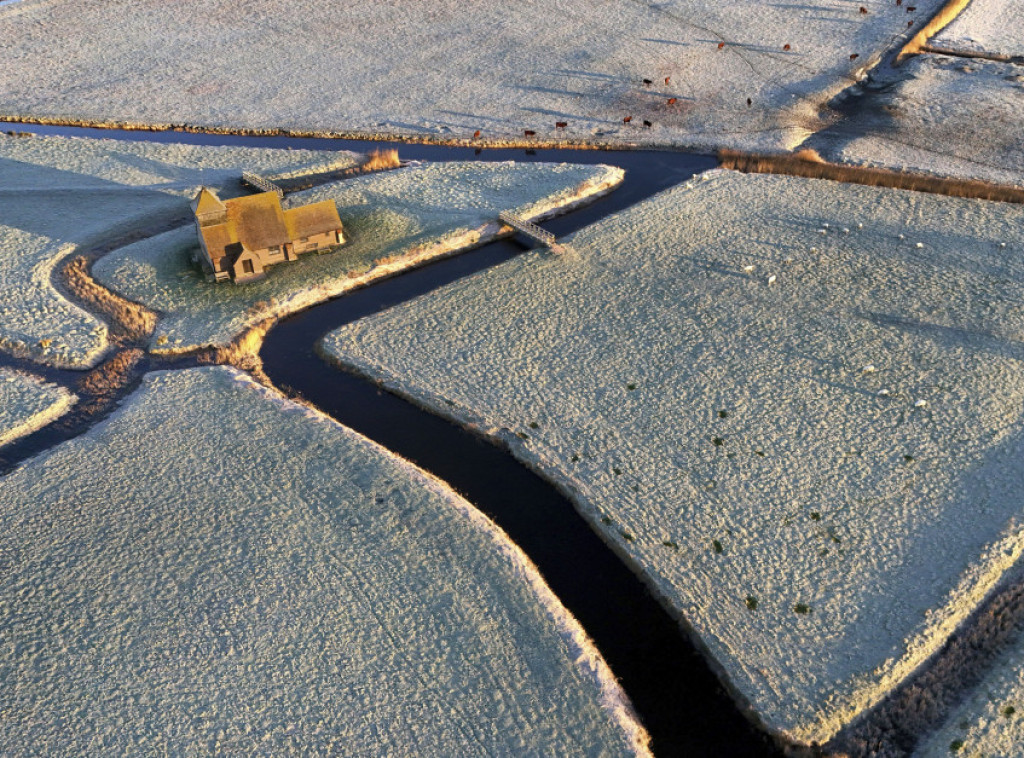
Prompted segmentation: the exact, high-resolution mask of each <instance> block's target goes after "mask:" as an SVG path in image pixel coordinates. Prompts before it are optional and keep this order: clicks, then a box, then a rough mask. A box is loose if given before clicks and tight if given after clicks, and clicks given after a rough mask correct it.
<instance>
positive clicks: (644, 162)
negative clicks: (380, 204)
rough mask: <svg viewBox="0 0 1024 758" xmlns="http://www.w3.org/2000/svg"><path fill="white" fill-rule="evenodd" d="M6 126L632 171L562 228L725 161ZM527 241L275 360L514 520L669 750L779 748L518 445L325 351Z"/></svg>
mask: <svg viewBox="0 0 1024 758" xmlns="http://www.w3.org/2000/svg"><path fill="white" fill-rule="evenodd" d="M0 128H12V129H20V130H26V131H32V132H34V133H37V134H59V135H63V136H88V137H97V138H111V137H114V138H118V139H128V140H150V141H159V142H184V143H189V144H204V145H224V144H232V145H248V146H252V147H292V148H310V149H318V150H324V149H326V150H355V151H358V152H365V151H367V150H369V149H379V148H387V147H396V148H397V149H398V150H399V155H400V156H401V157H402V158H403V159H416V160H431V161H440V160H487V161H499V160H516V161H543V162H562V161H565V162H573V163H607V164H613V165H617V166H621V167H622V168H624V169H625V170H626V178H625V181H624V182H623V184H622V185H621V186H620V187H619V188H618V189H616V190H615V191H614V192H612V193H611V194H610V195H608V196H606V197H604V198H601V199H599V200H597V201H595V202H594V203H592V204H591V205H588V206H586V207H584V208H581V209H579V210H577V211H574V212H573V213H571V214H568V215H566V216H562V217H559V218H556V219H552V220H550V221H547V222H545V223H544V227H545V228H546V229H548V230H549V231H551V232H554V233H555V234H556V235H559V236H562V235H565V234H568V233H570V232H572V231H575V230H576V229H579V228H582V227H583V226H586V225H588V224H591V223H593V222H594V221H596V220H598V219H600V218H603V217H604V216H606V215H608V214H609V213H613V212H616V211H619V210H621V209H623V208H626V207H628V206H630V205H632V204H634V203H636V202H638V201H640V200H642V199H644V198H646V197H649V196H650V195H652V194H654V193H656V192H659V191H661V190H663V189H666V188H668V187H671V186H673V185H675V184H678V183H680V182H682V181H685V180H686V179H688V178H689V177H690V176H692V175H694V174H695V173H698V172H700V171H704V170H707V169H708V168H711V167H713V166H714V165H715V164H716V162H715V160H714V159H713V158H709V157H706V156H696V155H689V154H686V153H678V152H650V151H638V152H627V151H596V150H545V149H537V150H535V151H534V150H523V149H487V148H484V149H481V150H477V149H474V148H467V147H446V146H438V145H413V144H405V143H386V142H362V141H355V140H334V139H322V138H294V137H280V136H270V137H264V136H256V137H251V136H232V135H221V134H201V133H183V132H142V131H119V130H109V129H88V128H76V127H47V126H38V125H14V124H9V125H7V126H6V127H3V126H2V125H0ZM524 249H525V248H524V247H523V246H521V245H519V244H517V243H516V242H515V241H511V240H504V241H498V242H494V243H491V244H488V245H486V246H483V247H481V248H478V249H476V250H474V251H471V252H468V253H465V254H463V255H459V256H456V257H454V258H449V259H446V260H441V261H437V262H435V263H432V264H429V265H427V266H424V267H422V268H419V269H415V270H413V271H409V272H406V273H403V274H401V275H398V276H395V277H392V278H390V279H387V280H384V281H382V282H378V283H375V284H373V285H371V286H368V287H366V288H364V289H361V290H357V291H355V292H351V293H348V294H346V295H343V296H341V297H339V298H337V299H334V300H331V301H329V302H327V303H323V304H321V305H318V306H315V307H313V308H310V309H309V310H307V311H304V312H302V313H300V314H297V315H295V316H291V317H289V318H287V319H285V320H283V321H282V322H281V323H279V324H278V325H276V326H275V327H274V328H273V329H271V331H270V332H269V333H268V334H267V337H266V340H265V342H264V345H263V349H262V351H261V356H262V358H263V363H264V369H265V371H266V373H267V375H268V376H269V377H270V379H271V380H272V381H273V383H274V384H275V385H276V386H278V387H279V388H281V389H282V390H283V391H285V392H286V393H289V394H292V395H296V394H297V395H301V396H302V397H303V398H305V399H306V400H307V401H309V402H312V403H313V404H314V405H316V406H317V407H319V408H320V409H322V410H323V411H325V412H326V413H328V414H330V415H331V416H332V417H334V418H335V419H337V420H338V421H339V422H341V423H342V424H344V425H346V426H348V427H351V428H353V429H355V430H357V431H359V432H360V433H362V434H364V435H365V436H367V437H369V438H371V439H373V440H375V441H377V442H378V443H379V444H381V445H383V446H384V447H386V448H387V449H389V450H392V451H394V452H396V453H398V454H399V455H401V456H402V457H404V458H407V459H409V460H411V461H413V462H415V463H416V464H417V465H419V466H421V467H422V468H424V469H426V470H428V471H430V472H432V473H433V474H435V475H436V476H438V477H440V478H441V479H443V480H445V481H446V482H448V483H449V484H450V485H451V486H452V487H454V488H455V489H456V490H457V491H458V492H460V493H461V494H462V495H464V496H465V497H466V498H467V499H468V500H469V501H470V502H472V503H473V504H474V505H475V506H476V507H477V508H479V509H480V510H481V511H483V512H484V513H486V514H487V515H488V516H489V517H490V518H492V519H493V520H494V521H495V522H496V523H497V524H498V525H499V526H501V528H502V529H504V530H505V531H506V532H507V533H508V534H509V536H510V537H511V538H512V539H513V540H514V541H515V542H516V543H517V544H518V545H519V546H520V547H521V548H522V549H523V550H524V551H525V552H526V553H527V555H529V556H530V558H531V559H532V560H533V561H534V563H535V564H536V565H537V566H538V567H539V569H540V571H541V573H542V574H543V575H544V578H545V579H546V581H547V582H548V584H549V585H550V586H551V588H552V590H553V591H554V592H555V593H556V594H557V595H558V597H559V598H560V600H561V601H562V603H563V604H564V605H565V606H566V607H567V608H568V609H569V610H570V612H572V614H573V615H574V616H575V617H576V618H577V619H578V620H579V621H580V623H581V624H582V625H583V627H584V629H586V631H587V633H588V634H589V635H590V636H591V638H592V639H593V640H594V641H595V643H596V644H597V646H598V648H599V649H600V650H601V653H602V654H603V655H604V657H605V659H606V660H607V662H608V664H609V665H610V667H611V669H612V671H613V672H614V673H615V675H616V676H617V677H618V678H619V681H620V682H621V684H622V687H623V689H624V690H625V691H626V693H627V694H628V695H629V697H630V699H631V700H632V702H633V704H634V706H635V707H636V710H637V712H638V714H639V715H640V718H641V719H642V720H643V722H644V725H645V726H646V727H647V729H648V730H649V732H650V734H651V736H652V745H651V746H652V749H653V751H654V753H655V755H658V756H675V755H686V756H737V757H739V756H744V757H747V756H767V755H777V754H779V751H778V749H777V748H776V747H775V746H774V745H773V743H772V741H771V740H770V739H769V738H768V737H767V736H766V735H765V734H764V733H762V732H761V731H759V730H758V729H757V728H755V727H754V726H753V725H752V723H751V722H750V721H749V720H748V719H747V718H746V717H745V716H744V714H743V713H742V712H741V710H740V709H739V707H738V706H737V704H736V702H735V701H734V700H733V699H732V698H731V697H730V695H729V694H728V693H727V692H726V691H725V690H724V689H723V688H722V686H721V685H720V683H719V681H718V679H717V678H716V676H715V675H714V674H713V673H712V671H711V670H710V669H709V667H708V664H707V662H706V661H705V659H704V658H703V656H702V655H701V654H700V653H699V652H698V651H697V650H696V648H695V647H694V646H693V644H692V643H691V641H690V640H689V638H688V637H687V635H686V634H685V633H684V632H683V630H682V629H681V628H680V627H679V625H678V624H677V623H676V622H675V620H674V619H673V618H672V616H671V615H670V614H669V612H667V611H666V610H665V609H664V608H663V607H662V606H661V605H660V604H659V603H658V602H657V601H656V600H655V599H654V598H653V596H651V594H650V593H649V592H648V591H647V588H646V587H645V585H644V584H643V582H642V581H641V580H640V579H639V578H638V577H637V576H636V575H635V574H633V573H632V571H631V570H630V569H628V568H627V567H626V566H625V564H623V563H622V561H621V560H619V558H618V557H617V556H616V555H615V553H613V552H612V550H611V549H610V548H609V547H608V546H607V545H606V544H605V543H604V542H603V541H602V540H601V538H600V537H598V535H597V533H596V532H595V531H594V530H592V529H591V527H590V526H589V524H588V523H587V522H586V521H584V520H583V519H582V517H580V516H579V514H578V513H577V512H576V510H575V509H574V507H573V505H572V504H571V503H570V502H569V501H568V500H567V499H566V498H565V497H563V496H562V495H561V494H560V493H559V492H558V491H557V490H556V489H555V488H554V487H553V486H551V485H550V484H548V483H547V482H546V481H544V480H543V479H541V478H540V477H538V476H537V475H536V474H534V473H533V472H531V471H530V470H529V469H527V468H526V467H524V466H523V465H521V464H520V463H519V462H518V461H516V460H515V459H514V458H513V457H512V456H511V454H510V453H508V452H507V451H505V450H503V449H500V448H498V447H495V446H493V445H491V444H490V443H488V442H486V441H484V440H482V439H481V438H479V437H477V436H475V435H473V434H471V433H470V432H467V431H465V430H463V429H462V428H461V427H458V426H456V425H454V424H452V423H449V422H447V421H446V420H444V419H442V418H440V417H438V416H435V415H433V414H431V413H428V412H427V411H425V410H422V409H421V408H419V407H417V406H415V405H413V404H411V403H409V402H407V401H405V400H403V399H401V398H399V397H397V396H395V395H391V394H389V393H387V392H384V391H383V390H381V389H379V388H378V387H376V386H375V385H373V384H372V383H370V382H368V381H366V380H364V379H361V378H359V377H357V376H355V375H352V374H347V373H343V372H339V371H337V370H336V369H334V368H331V367H329V366H328V365H327V364H326V363H325V362H324V361H322V360H321V359H320V358H319V357H318V356H317V355H316V353H315V352H314V348H315V345H316V343H317V341H318V340H319V339H320V338H321V337H322V336H323V335H324V334H325V333H326V332H328V331H330V330H332V329H335V328H337V327H338V326H341V325H342V324H345V323H348V322H350V321H353V320H355V319H358V318H361V317H363V316H367V315H370V314H372V313H376V312H378V311H381V310H383V309H385V308H388V307H391V306H393V305H396V304H398V303H401V302H404V301H406V300H409V299H410V298H413V297H416V296H418V295H421V294H424V293H427V292H430V291H431V290H433V289H435V288H437V287H439V286H442V285H444V284H447V283H448V282H452V281H454V280H456V279H458V278H460V277H463V276H466V275H468V274H471V273H473V272H475V271H479V270H482V269H484V268H487V267H489V266H493V265H496V264H498V263H501V262H502V261H504V260H507V259H508V258H510V257H512V256H515V255H518V254H519V253H521V252H523V251H524ZM161 367H163V366H161ZM47 373H51V372H47ZM52 373H53V374H56V373H58V372H52ZM59 373H60V374H64V373H66V372H59ZM53 378H57V377H56V376H54V377H53ZM47 436H48V435H45V434H43V435H40V436H39V438H37V439H36V440H34V442H35V444H31V443H30V444H29V445H27V446H24V447H22V449H21V450H19V452H20V453H21V454H22V455H19V456H17V457H19V458H21V457H22V456H23V455H25V454H27V453H29V452H31V451H30V449H29V448H36V447H37V446H40V445H39V443H41V442H43V440H44V439H45V438H46V437H47ZM33 437H35V435H33ZM26 441H27V440H26ZM44 444H45V443H44Z"/></svg>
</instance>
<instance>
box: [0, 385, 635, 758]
mask: <svg viewBox="0 0 1024 758" xmlns="http://www.w3.org/2000/svg"><path fill="white" fill-rule="evenodd" d="M0 567H2V568H0V671H3V672H4V680H5V681H6V682H7V683H8V685H9V686H5V687H3V688H0V712H2V713H3V714H4V718H3V719H0V743H2V744H3V746H4V749H5V751H8V752H11V753H38V754H47V755H58V754H59V755H72V754H73V755H84V754H107V755H124V754H135V753H161V754H163V753H167V754H190V753H195V752H214V753H221V754H232V755H242V754H252V753H259V754H274V755H281V754H288V753H295V752H303V753H306V754H323V755H327V754H345V755H370V754H373V755H380V754H393V755H453V756H454V755H460V756H461V755H495V754H501V755H526V754H531V755H553V754H560V755H561V754H573V755H624V754H641V755H644V754H646V749H645V747H644V743H645V739H646V735H645V734H644V732H643V730H642V728H641V727H640V726H639V724H638V723H637V722H636V720H635V718H634V717H633V715H632V712H631V710H630V708H629V705H628V703H627V702H626V700H625V697H624V695H623V693H622V692H621V690H620V689H619V687H618V686H617V684H616V683H615V681H614V679H613V678H612V677H611V676H610V674H609V672H608V671H607V667H606V666H605V665H604V663H603V662H602V661H601V659H600V657H599V655H598V654H597V653H596V651H595V650H594V648H593V646H592V645H591V644H590V643H589V641H588V640H587V638H586V637H585V635H584V634H583V632H582V630H581V629H580V628H579V625H578V624H577V623H576V622H575V621H574V620H573V619H572V617H571V616H569V614H568V613H567V612H566V610H565V609H564V608H563V607H562V606H561V605H560V604H559V603H558V602H557V600H556V599H555V598H554V597H553V596H552V595H551V593H550V591H549V590H547V588H546V587H545V586H544V584H543V581H542V580H541V578H540V577H539V575H538V574H537V571H536V569H535V568H534V567H533V566H532V564H530V563H529V561H527V560H526V559H525V557H524V556H522V554H521V553H519V552H518V550H517V549H516V548H515V547H514V546H513V545H512V544H511V543H510V542H509V540H508V538H507V537H506V536H505V535H504V534H503V533H502V532H500V530H498V529H497V528H496V527H495V526H494V524H492V523H491V522H489V521H488V520H487V519H486V518H484V517H483V516H482V515H481V514H479V513H478V512H476V511H475V510H474V509H473V508H472V506H470V505H469V504H468V503H466V502H465V501H463V500H462V499H461V498H459V497H458V496H457V495H456V494H455V493H454V492H452V491H451V489H449V488H448V487H447V486H445V485H444V484H442V483H441V482H439V481H437V480H436V479H433V478H431V477H429V476H426V475H425V474H423V473H422V472H421V471H419V470H418V469H416V468H415V467H414V466H412V465H411V464H409V463H407V462H405V461H402V460H401V459H398V458H396V457H395V456H393V455H391V454H390V453H387V452H386V451H384V450H383V449H381V448H379V447H378V446H376V445H375V444H373V443H371V442H369V441H368V440H366V439H364V438H362V437H360V436H359V435H357V434H355V433H353V432H351V431H350V430H347V429H345V428H343V427H341V426H340V425H338V424H336V423H335V422H333V421H332V420H330V419H328V418H327V417H325V416H323V415H321V414H319V413H316V412H314V411H312V410H310V409H308V408H304V407H302V406H298V405H295V404H294V403H291V402H289V401H286V400H285V399H283V398H282V397H281V396H280V395H278V394H277V393H275V392H272V391H270V390H266V389H264V388H261V387H259V386H258V385H256V384H254V383H253V382H252V381H251V380H250V379H249V378H248V377H246V376H245V375H244V374H240V373H238V372H236V371H234V370H231V369H226V368H219V367H218V368H201V369H190V370H183V371H176V372H157V373H153V374H149V375H148V376H146V378H145V379H144V382H143V386H142V388H141V389H140V390H139V391H138V392H136V393H135V394H134V395H132V396H130V397H129V398H128V399H127V400H126V401H125V402H124V403H123V404H122V406H121V408H120V409H119V410H117V411H116V412H115V413H114V414H113V415H112V416H111V417H110V418H108V419H107V420H105V421H103V422H101V423H100V424H98V425H97V426H95V427H93V428H92V429H90V430H89V431H88V432H87V433H86V434H84V435H82V436H80V437H77V438H75V439H73V440H70V441H68V442H65V443H63V444H61V445H59V446H57V447H56V448H54V449H52V450H51V451H48V452H47V453H44V454H42V455H40V456H38V457H37V458H34V459H32V460H30V461H28V462H27V463H25V464H23V465H22V466H21V467H20V468H19V469H17V470H16V471H14V472H13V473H11V474H9V475H7V476H5V477H3V478H2V479H0Z"/></svg>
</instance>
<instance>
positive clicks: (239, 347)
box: [197, 318, 277, 387]
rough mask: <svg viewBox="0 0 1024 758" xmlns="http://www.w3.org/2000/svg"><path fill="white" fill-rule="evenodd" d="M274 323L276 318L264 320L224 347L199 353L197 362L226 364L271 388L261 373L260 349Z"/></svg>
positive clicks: (268, 381)
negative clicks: (247, 373)
mask: <svg viewBox="0 0 1024 758" xmlns="http://www.w3.org/2000/svg"><path fill="white" fill-rule="evenodd" d="M276 323H277V319H276V318H268V319H264V320H263V321H260V322H259V323H258V324H255V325H254V326H251V327H249V328H248V329H246V330H245V331H244V332H243V333H242V334H240V335H239V336H238V337H236V338H235V339H233V340H232V341H231V343H230V344H229V345H227V346H226V347H217V348H213V349H211V350H204V351H202V352H200V353H199V354H198V356H197V361H198V362H199V363H203V364H214V365H224V364H227V365H229V366H234V367H235V368H237V369H240V370H242V371H247V372H249V373H250V374H251V375H252V376H253V377H254V378H255V379H256V381H258V382H259V383H260V384H263V385H266V386H267V387H270V386H272V385H271V383H270V378H269V377H268V376H267V375H266V374H265V373H264V372H263V361H262V360H261V359H260V348H261V347H262V346H263V338H264V337H266V336H267V332H269V331H270V328H271V327H272V326H273V325H274V324H276Z"/></svg>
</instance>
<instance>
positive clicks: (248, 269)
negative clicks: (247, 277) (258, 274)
mask: <svg viewBox="0 0 1024 758" xmlns="http://www.w3.org/2000/svg"><path fill="white" fill-rule="evenodd" d="M242 271H243V272H245V273H246V274H251V273H252V272H253V267H252V261H251V260H249V259H248V258H246V259H245V260H244V261H242Z"/></svg>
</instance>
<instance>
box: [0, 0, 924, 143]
mask: <svg viewBox="0 0 1024 758" xmlns="http://www.w3.org/2000/svg"><path fill="white" fill-rule="evenodd" d="M941 4H942V2H941V0H915V2H913V3H912V4H904V5H903V6H902V7H899V6H897V5H896V4H895V3H894V2H892V0H860V2H850V0H808V2H803V3H764V2H761V1H760V0H732V1H730V2H721V1H720V0H669V1H668V2H659V3H640V2H603V3H594V2H591V1H590V0H564V1H563V2H559V3H557V4H555V5H553V4H551V3H548V2H539V1H538V0H530V1H527V2H516V3H495V2H492V0H458V1H456V0H429V1H425V0H417V2H402V3H373V4H370V3H351V2H338V0H331V1H329V2H323V0H318V1H316V2H313V1H312V0H301V2H296V1H295V0H269V1H268V2H262V3H258V4H253V3H249V2H242V1H241V0H208V1H207V2H202V3H200V2H197V0H179V1H178V2H174V3H167V2H164V1H163V0H131V2H125V1H124V0H84V1H83V2H79V3H76V4H75V12H74V13H69V12H68V9H67V6H66V4H65V3H62V2H59V0H25V1H24V2H22V3H19V4H17V5H15V6H11V7H8V8H3V9H0V39H12V40H15V39H16V40H17V41H18V43H17V45H12V46H11V47H10V49H9V50H6V51H5V53H6V55H5V60H4V64H5V65H4V67H3V68H2V69H0V93H3V94H2V95H0V113H4V114H18V115H23V116H26V115H30V116H36V117H54V118H85V119H94V120H99V121H104V122H111V121H113V122H117V121H122V122H123V121H132V122H146V123H161V124H164V123H182V122H184V123H190V124H195V125H202V126H213V125H217V126H234V127H242V128H255V129H259V128H277V127H285V128H291V129H300V130H310V131H317V132H339V131H341V132H349V133H352V132H360V133H367V134H374V135H377V134H403V135H413V136H431V137H440V138H451V137H462V138H466V137H470V136H471V135H472V134H473V133H474V131H475V130H478V129H479V130H481V131H482V132H483V136H484V137H485V138H486V139H491V140H493V139H501V138H508V137H514V138H520V139H521V138H522V137H523V131H524V130H525V129H529V130H533V131H536V132H537V135H538V138H541V139H548V140H550V139H578V140H593V139H597V140H600V141H605V142H612V143H618V144H622V143H627V144H631V143H642V144H650V143H657V144H671V145H687V146H691V147H701V148H712V147H721V146H729V147H739V148H748V149H759V150H771V149H783V148H787V147H790V146H792V145H794V144H796V143H798V142H800V141H801V140H802V139H803V137H804V136H805V135H806V134H807V132H808V130H815V129H817V128H818V127H819V126H820V123H819V117H818V107H819V106H820V105H821V104H823V103H824V102H826V101H827V100H828V99H829V98H830V97H831V96H833V95H835V94H836V93H837V92H839V91H841V90H842V89H844V88H846V87H847V86H849V84H850V83H851V82H852V81H854V80H855V79H856V78H857V77H858V76H860V75H861V72H862V70H863V69H864V68H865V67H868V66H870V65H871V64H872V63H873V62H874V60H875V59H876V58H877V57H878V56H879V55H880V54H881V53H882V52H883V51H885V50H888V49H891V48H893V47H896V46H898V44H899V42H900V39H901V37H902V36H904V35H906V34H907V33H908V31H911V30H910V29H909V28H908V26H907V24H908V21H911V22H915V24H916V26H915V28H917V27H919V26H920V25H921V24H922V23H923V22H924V21H925V20H926V19H927V18H928V17H929V16H930V15H931V14H932V13H933V12H934V11H935V9H937V8H938V7H939V6H940V5H941ZM861 7H863V8H864V9H865V11H866V13H861V12H860V8H861ZM910 7H913V8H914V9H915V10H914V11H912V12H908V11H909V8H910ZM154 39H159V40H160V44H158V45H154V44H153V40H154ZM719 45H722V47H721V48H720V47H719ZM854 56H855V57H854ZM666 77H668V78H669V81H668V82H666V81H665V79H666ZM644 79H649V80H650V81H651V85H650V87H645V86H644V84H643V80H644ZM68 82H74V85H75V86H73V87H69V86H68ZM670 98H675V100H676V102H675V103H672V104H669V102H668V101H669V99H670ZM748 98H749V99H750V104H749V105H748V102H747V100H748ZM627 116H632V117H633V121H632V122H631V123H630V124H624V123H623V119H624V118H625V117H627ZM645 119H646V120H649V121H650V122H651V123H652V127H650V128H649V129H648V128H645V127H644V126H643V120H645ZM556 122H566V124H567V126H566V127H565V128H563V129H559V128H556V126H555V124H556Z"/></svg>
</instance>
